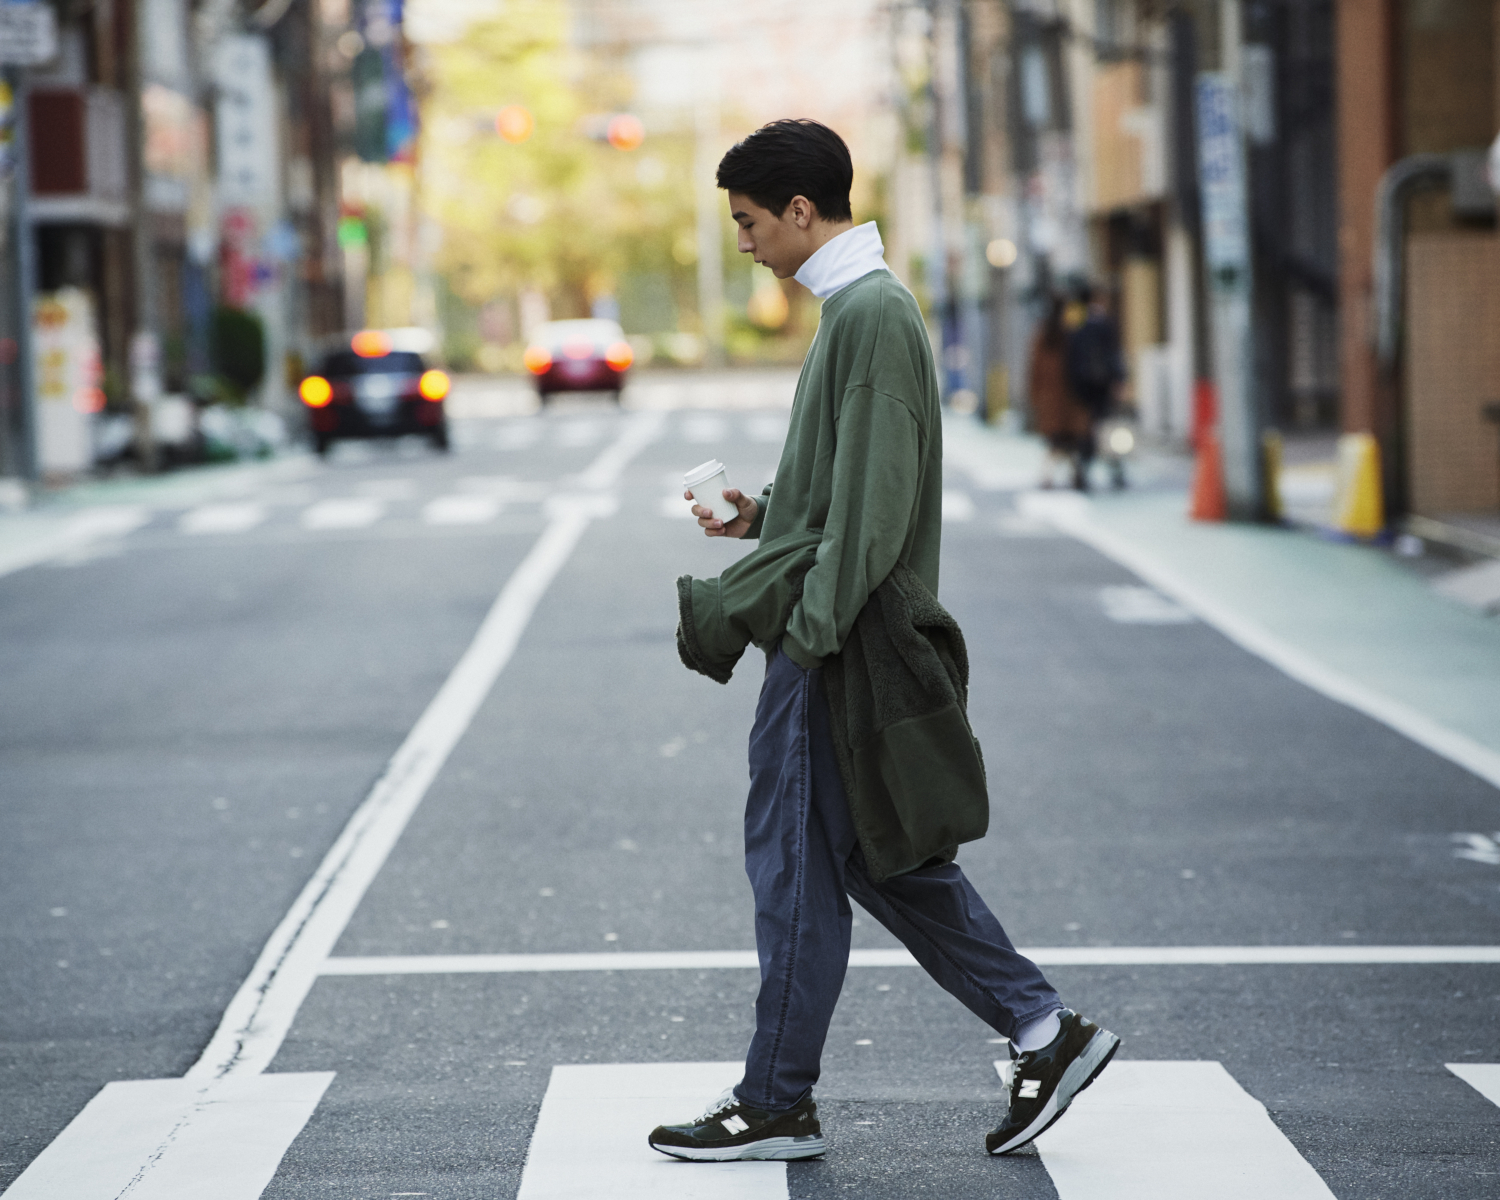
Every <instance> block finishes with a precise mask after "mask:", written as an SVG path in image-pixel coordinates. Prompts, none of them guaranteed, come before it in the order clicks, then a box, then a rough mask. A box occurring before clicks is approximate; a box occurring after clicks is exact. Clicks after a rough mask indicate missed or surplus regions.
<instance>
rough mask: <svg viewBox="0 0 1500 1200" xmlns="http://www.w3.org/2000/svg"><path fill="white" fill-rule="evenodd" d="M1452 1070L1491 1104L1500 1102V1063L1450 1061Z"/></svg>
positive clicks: (1449, 1068) (1448, 1065)
mask: <svg viewBox="0 0 1500 1200" xmlns="http://www.w3.org/2000/svg"><path fill="white" fill-rule="evenodd" d="M1446 1065H1447V1067H1448V1070H1450V1071H1452V1072H1453V1073H1454V1074H1455V1075H1457V1076H1458V1077H1459V1078H1460V1079H1462V1080H1463V1081H1464V1082H1465V1083H1467V1084H1468V1085H1469V1086H1470V1087H1471V1088H1473V1089H1474V1090H1475V1091H1476V1092H1478V1093H1479V1094H1480V1095H1481V1096H1483V1097H1484V1098H1485V1099H1486V1100H1488V1101H1489V1102H1490V1103H1491V1104H1500V1063H1448V1064H1446Z"/></svg>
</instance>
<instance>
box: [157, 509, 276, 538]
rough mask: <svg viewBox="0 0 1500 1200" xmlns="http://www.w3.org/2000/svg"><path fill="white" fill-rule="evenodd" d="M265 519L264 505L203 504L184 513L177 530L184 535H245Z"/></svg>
mask: <svg viewBox="0 0 1500 1200" xmlns="http://www.w3.org/2000/svg"><path fill="white" fill-rule="evenodd" d="M265 519H266V509H265V505H263V504H253V503H249V502H242V503H237V504H202V505H199V506H198V507H197V508H195V509H192V510H190V511H189V512H186V513H183V515H182V520H180V521H178V523H177V528H178V529H180V530H182V532H183V533H243V532H244V531H245V530H247V529H254V528H255V527H256V526H257V525H259V524H260V523H261V522H262V521H264V520H265Z"/></svg>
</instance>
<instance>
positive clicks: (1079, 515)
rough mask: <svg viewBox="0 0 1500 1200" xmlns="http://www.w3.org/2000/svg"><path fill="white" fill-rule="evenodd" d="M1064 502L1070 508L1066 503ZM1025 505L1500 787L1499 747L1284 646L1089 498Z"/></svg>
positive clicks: (1218, 625)
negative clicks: (1094, 507) (1107, 525)
mask: <svg viewBox="0 0 1500 1200" xmlns="http://www.w3.org/2000/svg"><path fill="white" fill-rule="evenodd" d="M1058 501H1064V502H1067V503H1058ZM1018 508H1019V509H1020V511H1021V512H1022V513H1023V514H1024V515H1026V516H1031V517H1037V518H1041V519H1044V520H1050V521H1051V522H1052V523H1053V524H1054V525H1056V526H1057V527H1058V528H1059V529H1061V530H1062V531H1063V532H1064V533H1068V534H1071V535H1072V536H1073V537H1076V538H1077V539H1078V540H1079V541H1081V542H1084V543H1086V544H1088V545H1090V546H1092V547H1093V548H1094V549H1095V550H1097V551H1099V553H1101V554H1103V555H1104V556H1105V557H1106V558H1111V559H1113V560H1114V561H1115V562H1117V563H1119V564H1120V565H1121V566H1122V567H1125V568H1126V569H1128V570H1130V571H1132V572H1134V573H1135V574H1136V575H1139V576H1140V577H1141V578H1142V579H1144V580H1145V581H1146V582H1147V583H1149V584H1151V585H1152V586H1153V587H1156V588H1159V589H1160V590H1161V591H1163V592H1165V593H1166V594H1167V595H1169V596H1171V597H1172V599H1174V600H1176V601H1177V602H1178V603H1179V604H1181V605H1182V606H1183V607H1184V608H1187V609H1189V610H1190V611H1192V612H1194V613H1196V614H1197V615H1198V616H1199V617H1200V618H1201V619H1202V620H1204V621H1206V622H1208V624H1210V625H1212V626H1213V627H1214V628H1215V629H1217V630H1218V631H1219V632H1220V633H1222V634H1223V635H1224V636H1225V637H1227V638H1228V639H1229V640H1230V641H1231V642H1234V643H1235V644H1236V645H1237V646H1239V647H1241V648H1242V649H1244V650H1248V651H1249V652H1250V653H1251V654H1254V655H1256V656H1257V657H1259V658H1262V659H1264V660H1265V661H1266V662H1268V663H1270V664H1271V665H1272V666H1273V667H1275V668H1276V669H1277V670H1279V671H1281V672H1282V673H1283V674H1285V675H1288V676H1290V677H1291V678H1292V679H1295V680H1296V681H1297V682H1298V683H1301V684H1303V685H1304V686H1306V687H1310V688H1312V689H1313V690H1314V691H1316V692H1321V693H1322V694H1323V695H1325V696H1327V697H1328V698H1329V699H1330V700H1335V701H1337V702H1338V703H1340V704H1343V705H1346V706H1347V707H1349V708H1352V709H1354V710H1355V711H1356V712H1362V713H1364V714H1365V716H1367V717H1371V718H1373V719H1374V720H1376V721H1379V722H1380V723H1381V724H1382V725H1386V726H1388V727H1389V728H1391V729H1394V730H1395V731H1396V732H1397V733H1399V734H1402V735H1403V736H1404V737H1407V738H1410V739H1411V740H1412V741H1414V742H1416V743H1417V745H1419V746H1423V747H1426V748H1427V749H1428V750H1431V751H1432V752H1433V753H1434V754H1436V755H1439V756H1440V757H1442V758H1446V759H1447V760H1448V761H1449V762H1452V763H1457V764H1458V765H1459V766H1461V767H1463V768H1464V769H1465V770H1467V771H1469V772H1471V773H1472V774H1474V775H1477V776H1478V777H1479V778H1480V779H1483V780H1484V781H1485V782H1486V783H1489V784H1492V785H1494V786H1495V787H1500V752H1497V751H1495V750H1491V749H1490V748H1489V747H1488V746H1485V745H1482V744H1481V743H1479V742H1477V741H1475V740H1474V739H1473V738H1471V737H1469V736H1468V735H1467V734H1463V733H1459V732H1458V731H1457V730H1454V729H1449V728H1448V727H1447V726H1446V725H1443V724H1442V723H1441V722H1439V721H1435V720H1433V719H1432V718H1431V717H1429V716H1428V715H1427V714H1426V713H1423V712H1419V711H1418V710H1417V709H1415V708H1412V707H1411V706H1410V705H1408V704H1403V703H1402V702H1401V701H1399V700H1395V699H1392V698H1391V697H1390V696H1387V695H1384V694H1382V693H1380V692H1377V691H1375V690H1374V689H1372V688H1368V687H1366V686H1365V685H1364V684H1362V683H1359V682H1357V681H1355V680H1353V679H1351V678H1350V677H1349V676H1347V675H1345V674H1343V673H1342V672H1341V671H1336V670H1334V669H1333V668H1332V667H1328V666H1325V665H1324V664H1323V663H1321V662H1319V661H1318V660H1317V659H1315V658H1313V657H1312V656H1311V655H1310V654H1307V653H1305V652H1304V651H1302V650H1300V649H1298V648H1297V647H1296V646H1293V645H1292V644H1291V643H1290V642H1286V641H1283V640H1282V639H1281V638H1280V637H1278V636H1276V635H1275V634H1274V633H1271V632H1270V631H1269V630H1267V629H1266V628H1264V627H1263V626H1261V625H1259V624H1257V623H1256V622H1255V621H1252V620H1250V619H1248V618H1246V617H1244V616H1241V615H1240V614H1239V613H1237V612H1235V611H1234V610H1233V609H1232V608H1230V607H1229V606H1228V605H1225V604H1223V603H1221V602H1220V601H1219V600H1217V599H1216V598H1215V597H1213V596H1211V595H1209V594H1208V593H1207V592H1205V591H1203V590H1202V589H1201V588H1199V587H1197V586H1196V585H1195V584H1193V583H1190V582H1189V581H1188V580H1186V579H1184V578H1183V577H1182V576H1180V575H1178V574H1177V572H1176V571H1173V570H1172V569H1171V568H1170V567H1167V566H1164V565H1163V564H1162V563H1160V562H1158V561H1157V560H1156V559H1154V558H1153V557H1152V556H1151V555H1150V554H1149V553H1147V552H1146V551H1144V550H1142V549H1140V548H1139V547H1138V546H1135V545H1133V544H1131V543H1130V542H1128V541H1126V540H1124V539H1122V538H1120V537H1117V536H1116V535H1115V534H1114V533H1111V532H1109V531H1107V530H1104V529H1101V528H1100V527H1099V526H1097V525H1095V524H1094V522H1093V521H1092V519H1091V518H1090V515H1089V506H1088V503H1087V501H1086V500H1084V498H1083V497H1081V496H1079V497H1071V496H1057V497H1053V496H1051V495H1049V494H1047V493H1044V492H1034V493H1031V494H1029V495H1023V496H1021V497H1020V498H1019V501H1018Z"/></svg>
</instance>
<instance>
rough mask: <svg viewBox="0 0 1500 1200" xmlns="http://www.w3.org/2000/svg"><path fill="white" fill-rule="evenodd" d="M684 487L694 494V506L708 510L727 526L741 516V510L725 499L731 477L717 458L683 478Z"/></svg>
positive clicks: (695, 468)
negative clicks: (725, 491)
mask: <svg viewBox="0 0 1500 1200" xmlns="http://www.w3.org/2000/svg"><path fill="white" fill-rule="evenodd" d="M682 486H683V488H684V489H685V490H686V491H688V492H691V493H692V496H693V503H694V504H696V505H698V507H699V508H706V509H708V510H709V511H711V512H712V513H713V515H714V516H716V517H718V518H719V520H721V521H723V522H724V523H725V524H726V525H727V524H728V523H729V522H730V521H732V520H734V519H735V518H736V517H737V516H739V515H740V513H739V509H737V508H736V507H735V506H734V505H733V504H731V503H730V502H729V501H728V500H726V499H724V489H725V488H727V487H728V486H729V475H728V473H727V472H726V471H725V470H724V464H723V463H721V462H720V461H719V460H718V459H717V458H711V459H709V460H708V461H707V462H706V463H703V464H702V465H701V466H696V467H694V468H693V469H692V470H691V471H689V472H688V473H687V474H686V475H684V476H683V477H682Z"/></svg>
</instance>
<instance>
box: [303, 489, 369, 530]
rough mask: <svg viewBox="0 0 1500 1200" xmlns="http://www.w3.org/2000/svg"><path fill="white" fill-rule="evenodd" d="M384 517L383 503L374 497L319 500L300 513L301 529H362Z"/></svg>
mask: <svg viewBox="0 0 1500 1200" xmlns="http://www.w3.org/2000/svg"><path fill="white" fill-rule="evenodd" d="M384 515H385V501H384V500H381V499H379V498H378V497H376V496H357V497H341V498H337V499H333V500H319V501H318V502H317V503H316V504H314V505H311V506H310V507H308V508H305V509H303V511H302V528H303V529H363V528H365V527H366V526H367V525H373V524H375V522H376V521H378V520H380V518H381V517H382V516H384Z"/></svg>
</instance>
